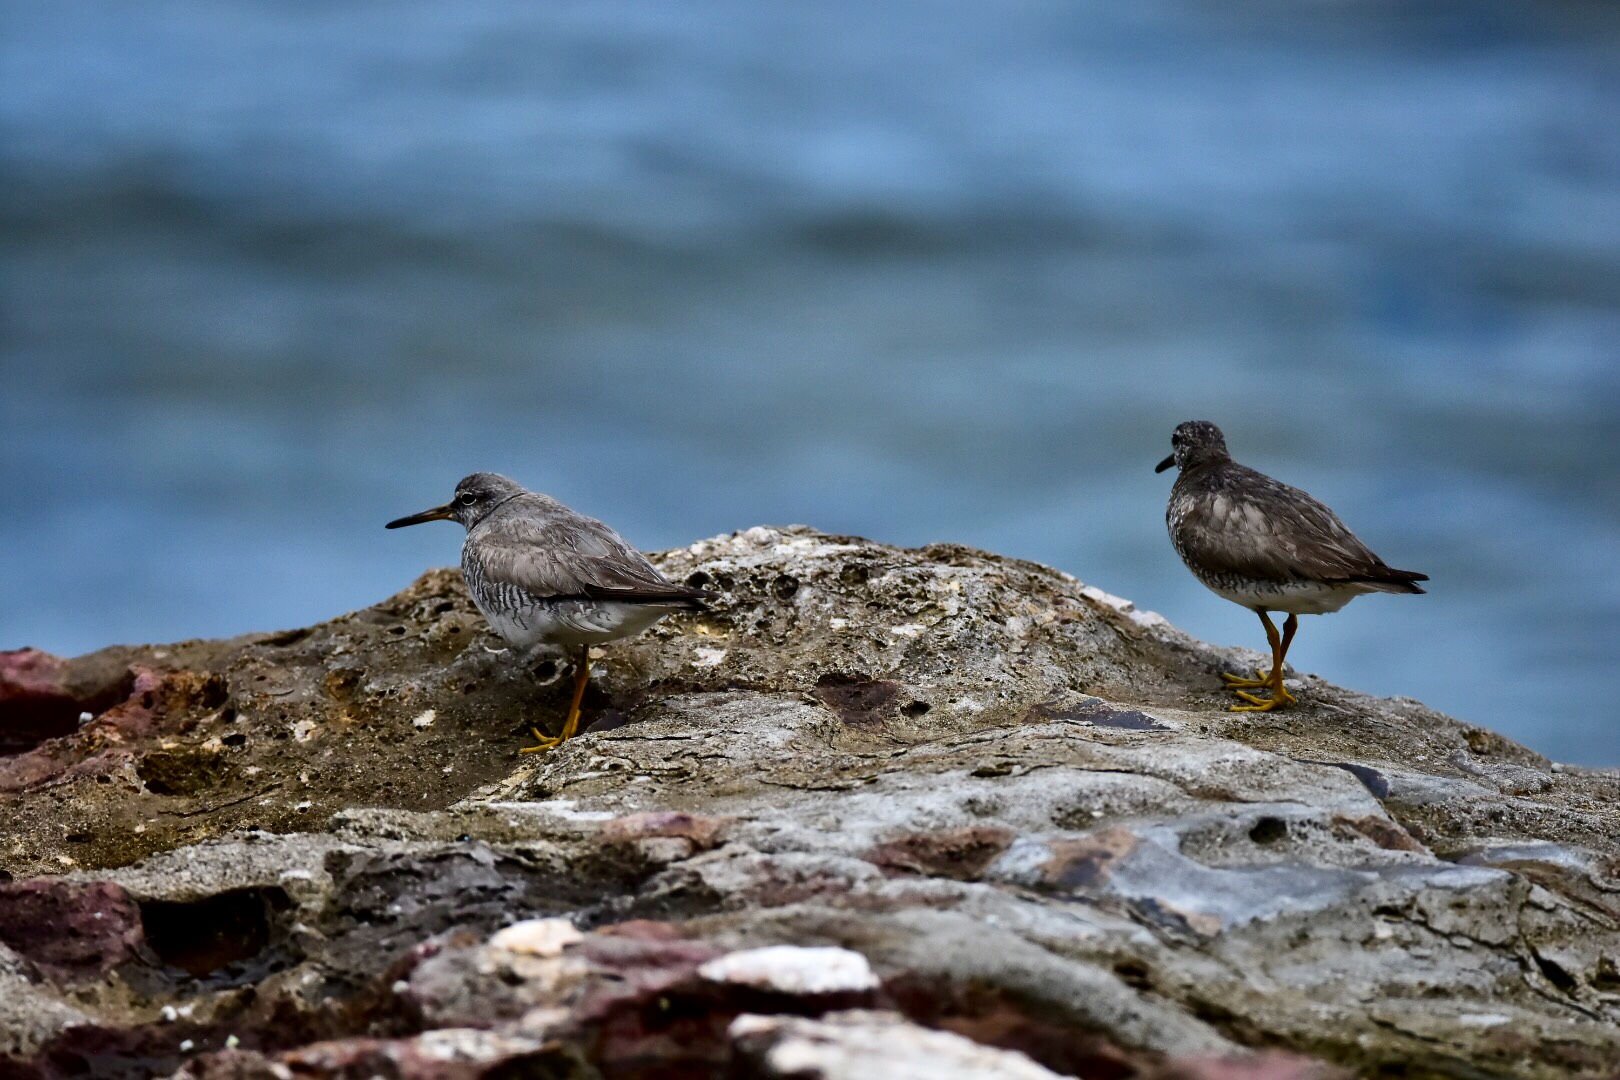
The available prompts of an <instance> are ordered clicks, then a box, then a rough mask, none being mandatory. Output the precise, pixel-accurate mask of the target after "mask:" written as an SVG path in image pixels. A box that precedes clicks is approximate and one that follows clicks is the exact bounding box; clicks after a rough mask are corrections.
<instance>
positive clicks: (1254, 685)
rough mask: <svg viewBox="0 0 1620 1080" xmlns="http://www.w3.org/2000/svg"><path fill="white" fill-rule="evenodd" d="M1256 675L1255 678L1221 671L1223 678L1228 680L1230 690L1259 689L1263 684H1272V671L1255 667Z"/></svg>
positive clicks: (1227, 686) (1227, 684)
mask: <svg viewBox="0 0 1620 1080" xmlns="http://www.w3.org/2000/svg"><path fill="white" fill-rule="evenodd" d="M1254 675H1255V677H1254V678H1252V679H1246V678H1244V677H1243V676H1242V675H1234V674H1232V673H1231V672H1230V671H1223V672H1221V678H1222V679H1225V680H1226V688H1227V689H1228V690H1258V689H1259V688H1260V687H1262V686H1270V685H1271V672H1269V671H1263V670H1261V669H1260V668H1255V669H1254Z"/></svg>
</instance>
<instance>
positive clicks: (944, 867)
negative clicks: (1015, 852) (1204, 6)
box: [865, 825, 1014, 881]
mask: <svg viewBox="0 0 1620 1080" xmlns="http://www.w3.org/2000/svg"><path fill="white" fill-rule="evenodd" d="M1013 836H1014V834H1013V832H1012V830H1011V829H1003V828H997V827H994V826H988V825H985V826H975V827H972V828H966V829H944V830H941V831H939V832H920V833H906V834H904V835H902V836H897V837H895V838H894V839H892V840H888V841H885V842H884V843H882V844H879V845H878V846H877V847H875V848H873V849H872V850H871V851H869V852H867V854H866V856H865V858H866V860H867V861H868V862H871V863H875V864H876V865H878V866H881V867H883V868H884V869H885V870H889V871H892V872H894V873H895V874H923V875H925V876H927V877H943V878H950V879H951V880H953V881H977V880H978V879H979V877H980V876H981V875H982V874H983V873H984V871H985V869H986V868H987V867H988V866H989V865H990V864H991V863H992V862H994V861H995V860H996V858H997V857H998V856H1000V855H1001V853H1002V852H1003V851H1006V850H1007V847H1008V845H1010V844H1011V843H1012V842H1013Z"/></svg>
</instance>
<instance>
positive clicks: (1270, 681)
mask: <svg viewBox="0 0 1620 1080" xmlns="http://www.w3.org/2000/svg"><path fill="white" fill-rule="evenodd" d="M1259 615H1260V621H1261V622H1262V623H1264V624H1265V627H1266V641H1267V642H1268V643H1269V644H1270V645H1271V672H1270V674H1268V675H1267V676H1266V677H1265V678H1264V679H1262V680H1261V681H1260V682H1259V683H1258V684H1256V683H1251V682H1250V681H1249V680H1247V679H1241V680H1234V679H1230V678H1228V681H1227V688H1228V689H1230V690H1233V691H1234V692H1235V693H1236V694H1237V696H1238V697H1240V698H1242V699H1243V700H1244V701H1247V702H1248V704H1247V705H1233V706H1232V707H1231V708H1230V709H1228V710H1227V711H1228V712H1271V711H1272V710H1273V709H1282V708H1286V707H1287V706H1289V705H1297V704H1298V703H1299V699H1298V698H1296V697H1294V695H1293V694H1290V693H1289V692H1288V691H1287V690H1286V689H1285V688H1284V687H1283V660H1284V659H1285V658H1286V657H1287V656H1288V646H1289V645H1291V644H1292V643H1293V641H1294V631H1296V630H1298V629H1299V616H1297V615H1290V616H1288V621H1287V622H1285V623H1283V632H1282V637H1281V638H1279V637H1278V636H1277V628H1276V627H1275V626H1273V625H1272V623H1271V620H1270V619H1268V618H1266V613H1265V612H1264V611H1262V612H1260V613H1259ZM1255 674H1257V675H1258V674H1259V672H1256V673H1255ZM1239 686H1244V687H1248V686H1254V687H1256V688H1260V687H1267V688H1269V689H1270V690H1271V697H1269V698H1263V697H1258V696H1256V695H1254V694H1247V693H1244V692H1243V690H1242V689H1239V688H1238V687H1239Z"/></svg>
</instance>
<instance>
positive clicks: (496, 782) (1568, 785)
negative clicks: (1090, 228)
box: [0, 528, 1620, 1080]
mask: <svg viewBox="0 0 1620 1080" xmlns="http://www.w3.org/2000/svg"><path fill="white" fill-rule="evenodd" d="M658 561H659V563H660V565H661V566H662V567H663V569H664V570H665V572H666V573H668V574H669V575H671V576H672V577H674V578H676V579H678V580H686V581H690V582H692V583H693V584H697V585H702V586H704V587H707V588H711V589H714V590H716V591H718V592H719V593H720V594H721V599H720V600H719V601H718V602H717V604H716V605H715V610H714V611H713V612H711V613H707V614H703V615H697V616H686V617H682V618H679V619H671V620H669V621H667V622H666V623H665V624H663V625H662V626H660V627H659V628H658V629H657V630H656V631H654V632H653V633H650V634H648V635H645V636H644V637H642V638H639V639H636V640H633V641H629V642H621V643H618V644H615V645H613V646H610V647H609V648H608V649H607V650H606V651H605V653H604V655H603V657H602V659H600V660H599V661H598V662H597V665H596V671H597V675H596V679H595V681H594V682H593V684H592V687H591V689H590V691H589V693H588V694H587V697H586V712H587V717H588V719H590V720H591V721H593V722H592V723H591V726H590V729H589V733H588V734H587V735H586V736H585V737H583V738H580V739H578V740H575V741H573V742H570V743H569V744H567V745H566V746H564V747H562V748H561V749H560V750H558V751H556V752H554V753H551V754H549V755H546V756H543V757H531V756H519V755H518V754H517V749H518V747H519V746H520V745H522V744H523V741H524V740H523V733H524V732H525V731H526V729H527V728H528V727H529V726H530V725H531V724H534V725H538V726H540V727H541V728H551V729H555V728H556V727H557V726H558V724H559V723H560V721H561V717H562V711H563V708H564V706H565V705H566V701H565V693H566V682H567V680H566V679H565V678H563V677H562V676H563V675H564V672H562V671H560V670H558V669H557V668H556V666H555V665H553V664H549V663H543V664H541V665H540V667H539V668H538V669H536V670H535V671H533V672H524V671H518V670H514V669H513V659H512V656H511V654H510V653H507V652H505V651H503V650H502V648H501V643H500V642H499V641H498V640H497V639H495V638H494V637H492V636H491V635H490V634H489V633H488V632H487V631H486V629H485V628H484V626H483V623H482V620H481V619H480V618H479V616H478V615H477V613H476V611H475V610H474V609H473V608H472V606H471V604H470V602H469V601H468V599H467V596H466V593H465V591H464V590H463V588H462V586H461V583H460V580H459V576H458V575H457V574H455V573H454V572H451V571H443V570H440V571H433V572H430V573H428V574H426V575H424V576H423V577H422V578H421V579H420V580H418V581H417V582H416V583H415V584H414V585H412V586H411V587H410V588H408V589H406V590H405V591H403V592H401V593H400V594H398V595H397V596H394V597H392V598H391V599H389V600H387V601H385V602H384V603H382V604H379V605H377V606H376V607H374V608H369V609H367V610H365V611H360V612H356V613H354V614H351V615H346V616H344V617H342V618H339V619H334V620H332V621H331V622H328V623H323V624H321V625H319V626H315V627H312V628H309V629H307V630H299V631H293V632H289V633H280V634H262V635H250V636H247V637H244V638H239V639H236V640H232V641H215V642H185V643H181V644H178V645H170V646H162V647H139V648H117V649H109V650H106V651H103V652H100V653H96V654H92V655H90V656H86V657H80V658H78V659H74V660H61V659H58V658H56V657H50V656H46V655H44V654H41V653H36V652H31V651H26V650H25V651H23V652H17V653H9V654H0V753H4V754H5V756H3V757H0V810H3V812H4V814H5V815H6V820H7V828H6V831H5V834H4V835H5V839H4V842H3V844H0V867H3V870H0V1032H3V1034H0V1073H8V1074H9V1073H16V1074H18V1075H23V1076H61V1075H74V1074H89V1073H94V1074H98V1075H105V1074H121V1075H128V1076H149V1075H169V1074H172V1073H175V1072H176V1071H180V1072H181V1073H182V1074H183V1075H185V1076H188V1077H193V1078H196V1080H203V1078H215V1077H232V1078H248V1077H252V1078H260V1077H264V1078H268V1077H282V1078H284V1077H291V1076H297V1077H339V1076H343V1077H347V1076H369V1075H384V1076H398V1077H435V1078H446V1077H482V1076H495V1075H501V1076H530V1075H532V1076H545V1077H558V1078H573V1077H581V1078H583V1077H593V1076H608V1077H619V1076H629V1077H654V1076H657V1077H671V1076H691V1077H709V1076H714V1077H722V1076H724V1077H774V1076H783V1077H788V1076H791V1077H795V1078H798V1077H827V1078H833V1077H845V1076H849V1077H854V1076H867V1075H884V1074H885V1073H887V1074H890V1075H896V1076H900V1075H910V1074H907V1073H904V1072H901V1071H897V1070H899V1069H900V1065H899V1064H896V1062H899V1061H901V1060H904V1061H905V1062H907V1063H917V1064H916V1067H917V1068H920V1069H922V1070H924V1071H922V1072H917V1073H916V1075H919V1076H922V1075H928V1076H940V1077H950V1076H964V1077H965V1076H985V1077H1008V1078H1014V1077H1039V1076H1048V1075H1054V1074H1055V1075H1072V1076H1085V1077H1118V1078H1143V1080H1147V1078H1158V1080H1170V1078H1173V1077H1189V1078H1200V1077H1202V1078H1209V1080H1213V1078H1217V1077H1218V1078H1223V1080H1224V1078H1244V1077H1247V1078H1251V1080H1253V1078H1268V1077H1269V1078H1277V1080H1283V1078H1289V1080H1305V1078H1316V1077H1329V1076H1339V1075H1354V1074H1358V1073H1359V1074H1364V1075H1369V1076H1372V1075H1377V1076H1384V1075H1397V1076H1457V1077H1478V1076H1526V1077H1549V1078H1550V1077H1569V1076H1577V1077H1613V1076H1616V1075H1617V1074H1620V811H1617V805H1620V803H1617V797H1620V775H1617V774H1616V773H1615V772H1612V771H1607V772H1605V771H1593V770H1582V769H1575V768H1569V767H1560V766H1556V765H1553V764H1551V763H1549V762H1548V761H1546V760H1545V759H1543V758H1541V757H1539V756H1537V755H1535V754H1533V753H1531V752H1530V751H1528V750H1525V749H1524V748H1522V747H1520V746H1517V745H1516V744H1514V743H1511V742H1509V741H1507V740H1505V739H1502V738H1501V737H1499V736H1497V735H1494V734H1492V733H1490V732H1487V731H1484V730H1481V729H1478V728H1473V727H1470V726H1468V725H1466V724H1462V723H1459V722H1457V721H1455V720H1452V719H1450V718H1447V717H1445V716H1442V715H1440V714H1438V713H1435V712H1433V711H1432V710H1429V709H1426V708H1424V707H1423V706H1421V705H1419V704H1418V703H1416V702H1412V701H1406V700H1400V699H1395V700H1387V699H1377V698H1371V697H1367V696H1365V695H1361V694H1356V693H1353V692H1350V691H1346V690H1343V689H1340V688H1337V687H1334V686H1331V685H1329V684H1327V683H1325V682H1322V681H1321V680H1319V679H1316V678H1314V677H1309V676H1299V677H1296V678H1294V679H1293V680H1291V688H1293V689H1294V690H1295V692H1296V693H1297V694H1298V695H1299V696H1300V698H1301V701H1302V707H1301V708H1299V709H1297V710H1295V711H1291V712H1288V713H1283V714H1278V715H1255V714H1233V713H1228V712H1225V711H1224V708H1225V706H1226V705H1227V704H1229V703H1230V702H1229V697H1228V696H1227V695H1225V694H1223V693H1221V692H1219V691H1218V690H1217V689H1216V688H1217V686H1218V679H1217V678H1216V677H1215V673H1216V672H1217V671H1218V670H1221V669H1223V668H1225V669H1228V670H1237V669H1239V668H1243V667H1252V666H1254V665H1255V664H1256V663H1257V662H1258V661H1259V659H1260V658H1259V657H1258V656H1256V655H1255V654H1253V653H1248V652H1243V651H1223V650H1219V649H1215V648H1211V647H1210V646H1207V645H1204V644H1202V643H1200V642H1197V641H1195V640H1193V639H1191V638H1189V637H1187V636H1186V635H1184V634H1182V633H1180V632H1179V631H1177V630H1175V629H1174V628H1173V627H1171V626H1169V625H1168V624H1167V623H1165V622H1164V621H1163V620H1162V619H1160V618H1158V617H1157V616H1153V615H1151V614H1147V613H1144V612H1139V611H1135V610H1133V609H1132V608H1131V606H1130V605H1129V604H1126V603H1125V602H1123V601H1120V600H1118V599H1116V598H1113V597H1110V596H1108V595H1107V594H1105V593H1101V592H1099V591H1097V590H1095V589H1092V588H1089V587H1086V586H1084V585H1082V584H1081V583H1080V582H1078V581H1076V580H1074V579H1073V578H1070V577H1068V576H1066V575H1063V574H1060V573H1057V572H1055V571H1052V570H1049V569H1046V568H1044V567H1040V566H1036V565H1033V564H1029V563H1023V562H1018V561H1015V560H1010V559H1003V558H999V557H997V556H994V555H989V554H986V553H983V552H978V551H972V550H969V549H966V548H961V547H955V546H950V545H935V546H932V547H928V548H923V549H920V550H901V549H896V548H891V547H885V546H883V545H879V544H873V543H869V542H867V541H862V540H856V539H850V538H842V537H831V536H824V535H821V534H819V533H815V532H812V531H810V530H807V529H802V528H793V529H785V530H774V529H765V528H755V529H749V530H747V531H745V532H742V533H739V534H736V535H733V536H729V537H720V538H716V539H714V540H708V541H703V542H700V543H698V544H694V545H692V547H691V548H688V549H682V550H678V551H674V552H669V553H666V554H665V555H663V556H662V557H660V559H659V560H658ZM885 1048H887V1050H885ZM902 1048H903V1049H902ZM885 1053H887V1054H888V1055H889V1056H890V1060H889V1061H887V1062H886V1061H885V1060H884V1054H885ZM907 1067H910V1065H909V1064H908V1066H907Z"/></svg>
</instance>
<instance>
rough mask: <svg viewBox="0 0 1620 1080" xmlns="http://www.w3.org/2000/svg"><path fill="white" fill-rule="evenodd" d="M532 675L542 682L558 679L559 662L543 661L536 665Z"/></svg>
mask: <svg viewBox="0 0 1620 1080" xmlns="http://www.w3.org/2000/svg"><path fill="white" fill-rule="evenodd" d="M530 673H531V674H532V675H533V676H534V677H535V678H536V679H538V680H540V681H541V682H546V681H547V680H549V679H552V678H555V677H556V674H557V661H555V660H542V661H540V662H539V663H538V664H536V665H534V668H533V669H532V670H531V672H530Z"/></svg>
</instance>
